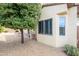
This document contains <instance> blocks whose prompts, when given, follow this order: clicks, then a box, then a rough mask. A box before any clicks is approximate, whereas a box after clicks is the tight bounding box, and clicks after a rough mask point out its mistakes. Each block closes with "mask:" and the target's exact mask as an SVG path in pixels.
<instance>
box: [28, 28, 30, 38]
mask: <svg viewBox="0 0 79 59" xmlns="http://www.w3.org/2000/svg"><path fill="white" fill-rule="evenodd" d="M28 38H29V39H30V30H29V29H28Z"/></svg>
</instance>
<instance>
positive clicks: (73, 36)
mask: <svg viewBox="0 0 79 59" xmlns="http://www.w3.org/2000/svg"><path fill="white" fill-rule="evenodd" d="M68 19H69V20H68V29H69V30H68V32H69V33H68V40H69V41H68V43H69V44H71V45H73V46H76V47H77V25H76V23H77V7H73V8H71V9H69V11H68Z"/></svg>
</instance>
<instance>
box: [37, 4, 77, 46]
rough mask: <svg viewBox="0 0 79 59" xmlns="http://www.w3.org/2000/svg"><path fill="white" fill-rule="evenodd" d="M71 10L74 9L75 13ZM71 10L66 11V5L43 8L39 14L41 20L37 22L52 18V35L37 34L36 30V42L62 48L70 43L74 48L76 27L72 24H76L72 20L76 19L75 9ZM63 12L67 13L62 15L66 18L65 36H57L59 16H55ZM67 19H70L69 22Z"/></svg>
mask: <svg viewBox="0 0 79 59" xmlns="http://www.w3.org/2000/svg"><path fill="white" fill-rule="evenodd" d="M72 9H74V10H75V11H74V10H72ZM72 9H70V10H69V11H68V10H67V5H66V4H62V5H56V6H49V7H44V8H43V9H42V11H41V13H42V14H41V18H40V20H39V21H42V20H45V19H50V18H52V20H53V21H52V32H53V35H45V34H39V33H38V31H39V30H37V40H38V42H41V43H44V44H47V45H50V46H52V47H62V46H64V45H65V44H70V43H72V44H73V45H74V46H76V33H75V31H76V27H75V24H74V23H75V22H76V20H74V19H75V18H76V16H75V15H76V8H72ZM64 11H66V12H67V13H68V14H67V15H64V16H66V24H65V25H66V35H65V36H59V15H57V14H58V13H61V12H64ZM73 14H74V15H73ZM68 16H69V17H68ZM73 16H74V17H73ZM69 19H71V20H69ZM74 21H75V22H74ZM70 24H71V25H70ZM73 27H74V28H73ZM72 31H73V33H72ZM69 32H71V34H69ZM72 36H73V37H72ZM69 39H70V40H69ZM71 41H72V42H71Z"/></svg>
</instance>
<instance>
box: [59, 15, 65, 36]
mask: <svg viewBox="0 0 79 59" xmlns="http://www.w3.org/2000/svg"><path fill="white" fill-rule="evenodd" d="M60 17H65V18H64V25H62V26H60ZM63 26H64V27H63ZM60 27H63V28H64V34H61V33H60ZM65 35H66V15H61V16H59V36H65Z"/></svg>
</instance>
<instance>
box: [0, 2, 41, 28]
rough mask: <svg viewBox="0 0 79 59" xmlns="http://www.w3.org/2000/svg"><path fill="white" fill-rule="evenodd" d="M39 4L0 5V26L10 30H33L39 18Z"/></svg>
mask: <svg viewBox="0 0 79 59" xmlns="http://www.w3.org/2000/svg"><path fill="white" fill-rule="evenodd" d="M40 10H41V4H38V3H5V4H0V24H1V25H2V26H5V27H8V28H12V29H26V28H28V29H33V28H35V25H36V23H37V20H38V19H39V16H40Z"/></svg>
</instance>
